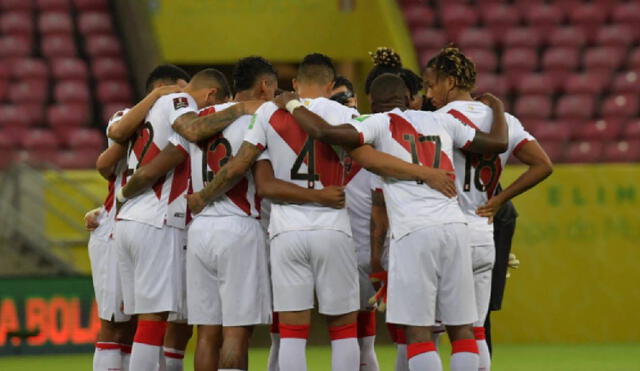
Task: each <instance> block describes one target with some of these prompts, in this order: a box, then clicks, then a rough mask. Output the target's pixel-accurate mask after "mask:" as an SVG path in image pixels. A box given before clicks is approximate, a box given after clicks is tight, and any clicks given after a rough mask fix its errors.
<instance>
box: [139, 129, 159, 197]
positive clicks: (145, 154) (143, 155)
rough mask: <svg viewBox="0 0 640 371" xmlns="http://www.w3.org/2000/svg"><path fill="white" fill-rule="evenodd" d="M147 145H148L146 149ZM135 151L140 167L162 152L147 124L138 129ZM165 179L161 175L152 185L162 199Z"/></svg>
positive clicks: (157, 195)
mask: <svg viewBox="0 0 640 371" xmlns="http://www.w3.org/2000/svg"><path fill="white" fill-rule="evenodd" d="M147 125H148V123H147ZM145 147H147V148H146V151H145ZM133 153H135V155H136V158H137V159H138V162H139V164H138V167H140V166H144V165H146V164H148V163H149V162H151V160H153V159H154V158H155V157H156V156H157V155H158V153H160V149H159V148H158V146H156V144H155V143H153V137H152V136H151V131H150V129H149V128H147V127H146V125H143V126H142V127H141V128H140V129H139V131H138V137H137V138H136V141H135V142H134V143H133ZM164 180H165V175H163V176H162V177H160V179H158V181H157V182H155V184H154V185H153V187H152V188H153V191H154V192H155V194H156V197H157V198H158V199H160V196H161V195H162V184H163V183H164Z"/></svg>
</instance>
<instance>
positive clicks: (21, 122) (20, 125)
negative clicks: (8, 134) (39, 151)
mask: <svg viewBox="0 0 640 371" xmlns="http://www.w3.org/2000/svg"><path fill="white" fill-rule="evenodd" d="M30 126H31V119H30V118H29V113H28V112H27V111H26V110H25V108H24V107H20V106H16V105H0V128H2V130H1V131H2V132H5V131H13V132H16V131H21V132H26V131H27V130H28V129H29V127H30Z"/></svg>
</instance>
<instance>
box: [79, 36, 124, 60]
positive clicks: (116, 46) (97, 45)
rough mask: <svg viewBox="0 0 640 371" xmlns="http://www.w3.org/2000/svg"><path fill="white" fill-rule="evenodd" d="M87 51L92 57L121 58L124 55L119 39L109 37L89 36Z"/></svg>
mask: <svg viewBox="0 0 640 371" xmlns="http://www.w3.org/2000/svg"><path fill="white" fill-rule="evenodd" d="M85 49H86V51H87V53H88V54H89V56H91V57H119V56H120V55H121V54H122V51H121V50H120V42H119V41H118V39H116V38H115V37H114V36H108V35H90V36H87V37H86V38H85Z"/></svg>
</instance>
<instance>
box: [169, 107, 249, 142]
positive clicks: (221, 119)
mask: <svg viewBox="0 0 640 371" xmlns="http://www.w3.org/2000/svg"><path fill="white" fill-rule="evenodd" d="M243 114H244V108H243V106H242V104H241V103H238V104H234V105H233V106H231V107H229V108H227V109H224V110H222V111H220V112H215V113H212V114H210V115H206V116H201V117H198V116H196V114H195V113H186V114H184V115H182V116H180V117H179V118H178V119H177V120H176V121H175V122H174V124H173V129H174V130H175V131H177V132H178V134H180V135H182V136H183V137H184V138H185V139H187V140H188V141H190V142H193V143H196V142H199V141H201V140H204V139H207V138H209V137H211V136H213V135H216V134H218V133H219V132H221V131H222V130H224V129H225V128H226V127H227V126H229V124H231V123H232V122H234V121H235V120H237V119H238V118H239V117H240V116H242V115H243Z"/></svg>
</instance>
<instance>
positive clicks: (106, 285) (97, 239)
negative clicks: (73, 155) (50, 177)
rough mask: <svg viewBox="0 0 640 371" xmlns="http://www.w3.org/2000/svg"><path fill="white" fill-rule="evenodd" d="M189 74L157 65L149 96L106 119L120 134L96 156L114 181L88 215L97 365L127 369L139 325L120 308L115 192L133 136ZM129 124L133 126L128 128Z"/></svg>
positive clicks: (110, 128)
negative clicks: (161, 99) (151, 110)
mask: <svg viewBox="0 0 640 371" xmlns="http://www.w3.org/2000/svg"><path fill="white" fill-rule="evenodd" d="M187 80H189V75H188V74H187V73H186V72H184V71H183V70H182V69H180V68H178V67H176V66H173V65H162V66H158V67H156V68H155V69H154V70H153V71H152V72H151V73H150V74H149V77H148V78H147V83H146V87H147V92H148V94H147V96H146V97H145V98H144V99H142V101H140V102H139V103H138V104H136V105H135V106H133V107H132V108H131V109H128V108H127V109H124V110H121V111H118V112H116V113H115V114H114V115H113V116H112V117H111V119H110V120H109V124H108V125H107V133H109V132H118V131H119V133H118V134H121V135H120V136H118V141H114V140H113V139H111V138H109V147H108V148H107V149H106V150H105V151H104V152H103V153H102V154H100V156H99V157H98V160H97V161H96V167H97V169H98V172H99V173H100V175H102V176H103V177H104V178H105V179H107V180H108V181H109V188H108V189H109V193H108V195H107V198H106V199H105V202H104V205H103V206H102V207H101V208H99V209H96V210H93V211H91V212H89V213H87V215H86V217H85V220H86V222H87V224H88V225H89V224H90V225H91V230H92V232H91V236H90V238H89V258H90V261H91V273H92V279H93V287H94V292H95V295H96V303H97V304H98V316H99V318H100V323H101V325H100V332H99V333H98V339H97V341H96V349H95V353H94V357H93V370H94V371H107V370H121V369H122V370H128V369H129V362H128V361H129V356H130V354H131V342H132V340H133V331H134V330H135V327H134V326H135V324H134V323H132V322H131V321H130V320H129V319H130V316H128V315H126V314H124V313H123V312H122V308H121V304H122V290H121V286H120V276H119V273H118V272H119V270H118V263H117V262H118V260H117V254H116V251H115V245H114V239H113V226H114V223H115V214H116V207H115V192H117V191H118V190H119V189H120V188H121V187H122V186H123V185H124V181H125V171H126V157H125V155H126V151H127V148H128V146H129V143H128V141H129V137H130V136H131V135H132V134H133V133H134V132H135V130H136V128H137V127H138V126H139V125H140V123H141V122H142V120H143V119H144V117H145V115H146V114H147V112H148V110H149V108H150V107H151V106H152V105H153V103H154V102H155V101H156V100H157V99H158V98H159V97H161V96H163V95H166V94H170V93H175V92H178V91H180V90H181V89H182V88H183V87H184V86H185V85H186V84H187ZM127 128H131V129H130V130H128V131H126V129H127ZM125 131H126V132H125Z"/></svg>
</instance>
